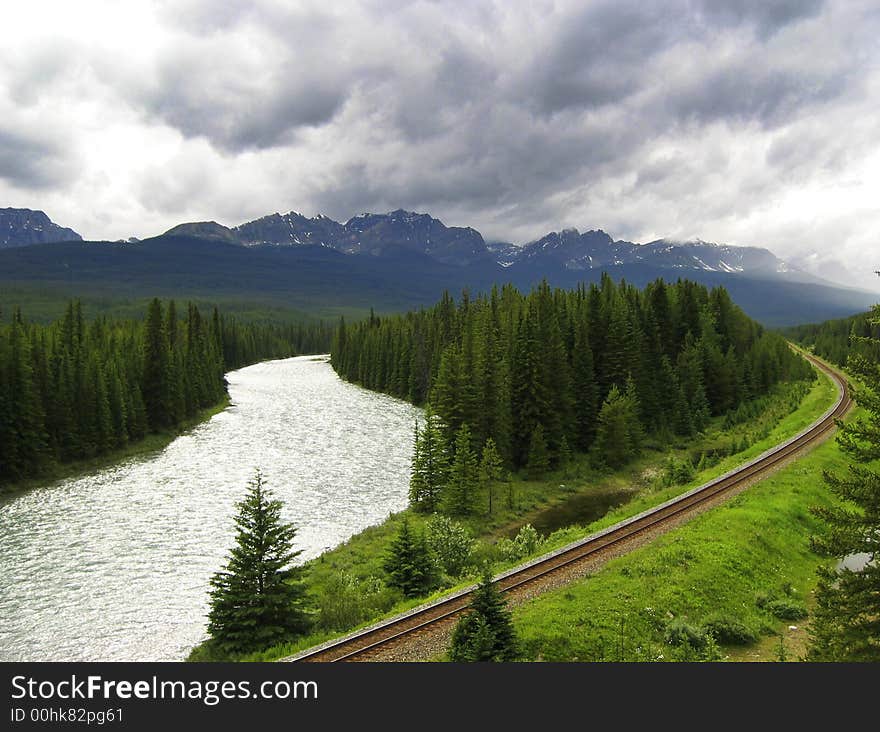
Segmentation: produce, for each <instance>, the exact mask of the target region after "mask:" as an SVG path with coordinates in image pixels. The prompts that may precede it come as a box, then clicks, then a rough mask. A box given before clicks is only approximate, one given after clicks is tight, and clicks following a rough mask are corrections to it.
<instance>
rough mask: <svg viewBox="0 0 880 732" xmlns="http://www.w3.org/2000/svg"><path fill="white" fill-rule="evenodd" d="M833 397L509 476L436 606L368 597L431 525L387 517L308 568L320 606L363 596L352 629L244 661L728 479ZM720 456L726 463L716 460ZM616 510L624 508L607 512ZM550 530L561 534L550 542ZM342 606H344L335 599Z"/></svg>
mask: <svg viewBox="0 0 880 732" xmlns="http://www.w3.org/2000/svg"><path fill="white" fill-rule="evenodd" d="M835 393H836V392H835V389H834V387H833V385H832V384H831V382H830V381H829V380H828V379H827V378H824V377H823V378H820V379H817V380H816V381H815V382H814V383H813V384H812V385H811V386H810V388H809V389H808V390H806V394H804V392H803V390H801V391H798V387H797V386H796V385H780V386H779V387H778V388H777V389H776V390H775V391H774V392H773V394H772V395H771V397H770V398H768V399H767V400H766V401H765V402H764V403H763V404H762V405H761V408H760V409H759V410H758V412H757V414H754V415H751V416H750V418H749V419H748V421H747V422H745V423H740V424H735V425H730V424H727V425H725V420H724V418H718V419H716V420H713V422H712V424H711V425H710V426H709V428H708V429H707V430H706V431H705V432H704V433H703V434H702V435H701V436H700V437H698V438H694V439H689V440H686V441H684V440H681V441H678V442H677V443H675V444H673V445H672V446H671V447H669V446H667V447H663V448H661V447H660V445H659V444H658V443H656V442H655V443H649V444H648V445H646V449H645V451H644V454H643V455H642V457H641V458H640V459H639V460H637V461H635V462H633V463H632V464H630V465H629V466H627V467H626V468H624V469H623V470H621V471H619V472H616V473H612V474H608V473H603V472H600V471H597V470H595V469H594V468H593V467H591V465H590V461H589V459H588V457H587V456H586V455H578V456H576V457H575V460H574V461H573V463H572V465H570V466H569V467H568V468H567V469H565V470H563V471H559V472H557V473H554V474H551V475H550V476H548V477H547V478H546V479H545V480H541V481H529V480H525V479H522V478H521V477H520V476H513V477H512V480H511V481H510V482H509V483H507V484H504V485H501V486H500V487H499V488H498V489H497V490H496V496H495V501H494V503H495V507H496V508H495V511H494V512H493V514H492V515H491V516H489V515H487V514H486V513H484V514H483V515H481V516H479V517H475V518H473V519H471V520H470V521H469V522H467V523H468V527H469V529H470V530H471V531H472V533H473V534H474V536H475V537H476V539H477V544H476V550H475V553H474V560H473V562H472V567H473V570H472V572H471V573H470V575H468V576H465V577H460V578H455V579H451V580H448V581H447V582H446V583H445V586H444V587H443V588H442V589H439V590H438V591H436V592H435V593H434V594H433V595H432V596H431V597H430V598H424V597H423V598H419V599H415V600H401V599H400V597H399V595H396V594H395V593H394V592H392V591H390V590H388V589H387V588H384V589H382V588H381V587H380V588H379V589H378V590H377V591H374V592H372V594H370V591H371V588H374V587H375V584H376V583H375V582H374V580H373V579H371V578H382V577H383V576H384V572H383V569H382V563H383V558H384V556H385V552H386V550H387V547H388V544H389V542H390V541H391V539H392V538H393V536H394V535H395V534H396V533H397V531H398V529H399V526H400V523H401V521H402V519H403V517H404V516H406V517H408V519H409V520H410V522H411V524H412V525H414V526H416V527H417V528H421V527H422V525H423V524H424V522H425V520H426V519H425V517H424V516H422V515H419V514H415V513H414V512H412V511H404V512H401V513H398V514H395V515H389V518H388V519H387V520H386V521H385V522H383V523H382V524H380V525H377V526H373V527H370V528H367V529H366V530H364V531H363V532H361V533H359V534H357V535H356V536H354V537H352V538H351V539H350V540H349V541H348V542H346V543H344V544H342V545H340V546H339V547H337V548H335V549H333V550H331V551H329V552H326V553H325V554H323V555H322V556H320V557H318V558H317V559H315V560H312V561H311V562H309V563H308V564H307V565H306V580H307V583H308V585H309V587H310V591H311V592H312V594H313V595H314V596H315V599H316V602H317V603H318V604H319V605H320V602H321V601H320V598H321V597H322V596H326V595H327V593H328V590H329V591H330V592H333V591H334V590H337V589H338V584H339V577H340V573H343V572H344V573H345V574H346V576H347V577H348V578H349V579H350V580H351V581H353V582H354V583H355V584H356V585H357V587H358V588H359V589H360V590H362V593H361V594H362V595H364V594H366V595H367V599H365V600H364V599H362V600H361V602H362V607H361V608H360V612H359V617H358V613H357V612H354V613H352V614H350V619H351V620H355V622H352V623H350V624H340V625H337V627H335V628H333V629H330V628H324V629H321V630H319V631H317V632H315V633H313V634H311V635H309V636H308V637H305V638H302V639H300V640H299V641H298V642H295V643H292V644H287V645H284V646H280V647H276V648H272V649H270V650H268V651H265V652H263V653H259V654H255V655H254V656H251V657H249V659H248V660H271V659H275V658H279V657H282V656H285V655H290V654H292V653H295V652H297V651H299V650H302V649H304V648H307V647H310V646H312V645H315V644H317V643H321V642H323V641H325V640H327V639H329V638H332V637H334V636H337V635H339V634H340V633H341V632H343V631H346V630H350V629H352V628H355V627H362V626H365V625H368V624H370V623H371V622H375V620H377V619H379V618H381V617H387V616H390V615H393V614H395V613H398V612H401V611H403V610H406V609H409V608H411V607H415V606H416V605H419V604H421V603H423V602H425V601H426V600H428V599H432V598H433V597H438V596H440V595H442V594H445V593H447V592H449V591H450V589H456V588H458V587H463V586H466V585H468V584H470V583H471V582H473V581H474V576H475V574H476V571H477V570H476V568H477V567H478V566H480V565H481V564H482V563H483V562H484V561H492V562H493V564H494V566H495V569H496V570H501V569H504V568H506V567H509V566H513V565H514V564H516V563H518V561H513V560H504V559H503V558H501V557H499V555H498V552H497V551H496V546H495V542H496V541H497V539H498V538H500V537H503V536H511V535H513V534H514V533H515V532H516V531H517V530H518V529H519V528H520V527H521V526H523V525H524V524H526V523H533V524H534V525H536V526H546V527H547V533H549V534H550V535H549V536H547V537H546V539H545V541H544V542H543V543H542V544H541V546H540V547H538V548H537V549H536V552H534V554H538V553H541V552H545V551H548V550H551V549H554V548H557V547H559V546H563V545H564V544H566V543H568V542H570V541H573V540H575V539H577V538H580V537H582V536H584V535H586V534H587V533H589V532H591V531H594V530H597V529H599V528H601V527H603V526H606V525H609V524H611V523H613V522H615V521H618V520H620V519H622V518H625V517H627V516H631V515H634V514H635V513H638V512H639V511H642V510H644V509H645V508H647V507H649V506H652V505H656V504H657V503H660V502H662V501H664V500H667V499H668V498H670V497H672V496H674V495H677V494H679V493H681V492H683V491H685V490H687V489H689V488H691V487H693V486H696V485H699V484H701V483H703V482H706V481H707V480H710V479H712V478H713V477H716V476H718V475H721V474H723V473H724V472H727V471H728V470H730V469H731V468H733V467H735V466H736V465H738V464H741V463H743V462H745V461H747V460H749V459H751V458H752V457H755V456H757V455H759V454H760V453H762V452H763V451H765V450H767V449H768V448H770V447H772V446H773V445H775V444H777V443H779V442H782V441H784V440H785V439H787V438H788V437H790V436H792V435H793V434H795V433H797V432H798V431H800V430H801V429H803V428H804V427H806V426H807V425H808V424H810V423H811V422H813V421H814V420H815V419H816V418H818V417H819V416H820V415H821V414H822V413H823V412H824V411H825V410H826V409H827V407H828V406H829V405H830V404H831V403H832V402H833V400H834V397H835ZM715 453H720V454H724V455H725V456H724V457H722V458H721V459H720V461H716V460H717V458H715V457H714V454H715ZM728 453H729V454H728ZM702 455H705V456H707V459H706V460H704V464H705V465H707V467H705V468H704V469H702V470H700V471H698V472H696V473H695V474H694V475H693V477H692V479H691V480H689V481H688V482H687V483H685V484H678V485H669V484H668V483H667V482H666V481H664V479H663V478H664V473H665V466H666V465H667V464H668V460H669V458H670V457H672V458H674V459H675V460H678V461H683V460H685V459H688V460H690V461H692V462H693V463H695V464H696V463H697V462H698V461H699V459H700V456H702ZM511 499H512V500H511ZM482 500H483V502H484V503H483V505H488V501H487V500H486V497H485V496H483V497H482ZM621 504H622V505H621ZM612 506H620V507H619V508H616V509H613V510H611V511H610V512H608V508H609V507H612ZM597 517H601V518H598V519H597ZM557 526H558V527H562V528H556V527H557ZM554 528H555V529H556V530H553V531H552V533H550V530H551V529H554ZM520 561H521V560H520ZM371 583H372V584H371ZM349 599H350V595H349ZM337 601H342V602H347V600H344V599H342V598H339V597H338V598H337ZM326 602H327V601H326V600H325V604H326ZM204 657H205V656H204V655H202V653H201V652H200V650H199V649H198V648H197V649H196V651H195V652H194V654H193V656H192V658H193V659H198V658H204Z"/></svg>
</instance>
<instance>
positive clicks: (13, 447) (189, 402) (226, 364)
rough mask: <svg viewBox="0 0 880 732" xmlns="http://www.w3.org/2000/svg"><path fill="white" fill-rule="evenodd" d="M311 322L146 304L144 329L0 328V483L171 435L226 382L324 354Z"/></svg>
mask: <svg viewBox="0 0 880 732" xmlns="http://www.w3.org/2000/svg"><path fill="white" fill-rule="evenodd" d="M329 339H330V330H329V328H327V327H325V326H323V325H322V324H319V323H314V324H286V325H282V324H273V323H248V322H239V321H237V320H235V319H233V318H228V317H224V316H223V315H221V314H220V313H219V312H218V311H217V309H216V308H215V309H214V311H213V312H212V313H211V314H210V316H208V317H203V315H202V314H201V313H200V312H199V309H198V308H197V307H196V306H194V305H192V304H190V305H188V306H187V307H186V309H185V310H182V309H181V310H180V311H178V307H177V305H176V304H175V302H174V301H173V300H171V301H169V302H167V303H164V304H163V303H162V302H160V301H159V300H158V299H154V300H153V301H152V302H151V303H150V304H149V306H148V308H147V312H146V314H145V317H144V318H143V320H115V319H110V318H106V317H99V318H96V319H93V320H91V321H87V320H86V319H84V317H83V313H82V308H81V306H80V304H79V303H78V302H71V303H69V304H68V306H67V309H66V313H65V315H64V317H63V318H62V319H60V320H59V321H57V322H54V323H51V324H48V325H40V324H35V323H29V322H27V321H26V320H25V319H24V318H23V316H22V314H21V312H20V311H19V310H15V311H13V312H12V314H11V318H9V320H8V322H3V321H2V320H0V485H2V484H4V483H10V482H14V481H18V480H21V479H24V478H30V477H35V476H39V475H41V474H43V473H45V472H46V471H47V470H49V469H50V468H51V467H53V466H55V465H58V464H61V463H67V462H70V461H73V460H80V459H86V458H93V457H96V456H99V455H102V454H105V453H108V452H110V451H111V450H115V449H118V448H121V447H123V446H125V445H126V444H128V443H130V442H134V441H137V440H139V439H141V438H143V437H145V436H146V435H147V434H149V433H152V432H162V431H168V430H175V429H177V428H179V427H180V426H181V425H182V424H183V423H184V422H185V421H187V420H190V419H192V418H193V417H195V416H196V415H197V414H198V413H199V412H200V410H203V409H205V408H208V407H213V406H216V405H218V404H220V403H222V402H223V400H224V399H225V398H226V380H225V377H224V373H225V372H226V371H228V370H230V369H236V368H240V367H242V366H245V365H247V364H251V363H255V362H257V361H261V360H264V359H270V358H282V357H287V356H291V355H296V354H299V353H317V352H326V350H327V347H328V345H329Z"/></svg>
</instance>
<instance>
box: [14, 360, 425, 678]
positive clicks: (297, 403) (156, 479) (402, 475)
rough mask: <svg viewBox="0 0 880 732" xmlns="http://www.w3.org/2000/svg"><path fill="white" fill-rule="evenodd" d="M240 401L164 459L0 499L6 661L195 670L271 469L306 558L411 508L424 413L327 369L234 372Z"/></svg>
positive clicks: (233, 390)
mask: <svg viewBox="0 0 880 732" xmlns="http://www.w3.org/2000/svg"><path fill="white" fill-rule="evenodd" d="M227 378H228V379H229V393H230V397H231V399H232V406H230V407H229V408H228V409H226V410H225V411H223V412H221V413H220V414H217V415H216V416H214V417H213V418H212V419H211V420H210V421H208V422H205V423H203V424H202V425H199V426H198V427H196V428H195V429H193V430H191V431H189V432H187V433H186V434H184V435H181V436H180V437H178V438H177V439H175V440H174V441H173V442H172V443H171V444H169V445H168V447H166V448H165V449H164V450H162V451H160V452H158V453H154V454H150V455H144V456H140V457H137V458H133V459H129V460H126V461H125V462H122V463H119V464H117V465H114V466H112V467H109V468H106V469H102V470H100V471H98V472H96V473H94V474H89V475H84V476H80V477H77V478H75V479H70V480H64V481H60V482H58V483H55V484H54V485H50V486H46V487H44V488H37V489H34V490H31V491H28V492H25V493H20V494H16V495H13V496H10V497H7V498H5V499H0V501H2V502H0V660H2V661H53V660H54V661H168V660H181V659H183V658H185V656H186V654H187V652H188V651H189V649H190V648H192V646H193V645H195V644H196V643H198V642H199V641H200V640H202V639H203V638H204V637H205V623H206V613H207V599H208V588H209V584H208V580H209V578H210V576H211V574H212V573H213V572H215V571H216V570H217V569H219V568H220V567H221V565H222V564H223V562H224V559H225V556H226V554H227V551H228V549H229V548H230V547H231V545H232V541H233V536H234V526H233V521H232V517H233V515H234V512H235V502H236V501H237V500H239V499H241V497H242V496H243V494H244V491H245V489H246V486H247V482H248V480H249V479H250V478H251V477H252V475H253V472H254V469H255V468H256V467H260V468H262V470H263V473H264V476H265V477H266V479H267V481H268V485H269V487H270V488H272V489H273V490H274V491H275V494H276V497H277V498H279V499H281V500H282V501H283V502H284V518H285V519H286V520H288V521H291V522H293V523H294V524H295V525H296V526H297V527H299V532H298V534H297V539H296V547H297V548H299V549H302V550H303V554H302V557H301V558H302V559H308V558H311V557H315V556H317V555H318V554H320V553H321V552H322V551H323V550H325V549H327V548H330V547H333V546H336V545H337V544H339V543H341V542H343V541H345V540H346V539H347V538H348V537H350V536H352V535H353V534H355V533H357V532H358V531H360V530H362V529H363V528H365V527H367V526H369V525H372V524H375V523H378V522H380V521H381V520H383V519H384V518H385V517H386V516H387V515H388V514H389V513H390V512H393V511H398V510H400V509H402V508H403V507H404V506H405V505H406V501H407V498H406V496H407V486H408V475H409V464H410V457H411V449H412V428H413V422H414V420H415V419H416V417H417V416H418V415H419V414H420V411H419V410H418V409H416V408H415V407H413V406H411V405H409V404H406V403H404V402H401V401H398V400H396V399H392V398H391V397H387V396H384V395H381V394H375V393H373V392H370V391H367V390H365V389H361V388H360V387H357V386H353V385H351V384H347V383H345V382H343V381H341V380H340V379H339V378H338V377H337V376H336V374H335V373H334V372H333V370H332V369H331V368H330V365H329V364H328V363H327V362H326V360H325V359H316V358H314V357H299V358H292V359H285V360H281V361H268V362H264V363H260V364H256V365H254V366H249V367H247V368H244V369H241V370H239V371H233V372H230V373H229V374H228V375H227Z"/></svg>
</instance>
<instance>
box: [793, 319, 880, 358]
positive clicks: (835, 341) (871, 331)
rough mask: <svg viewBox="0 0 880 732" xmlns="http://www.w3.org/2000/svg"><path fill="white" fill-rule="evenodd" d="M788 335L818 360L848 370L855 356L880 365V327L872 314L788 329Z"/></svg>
mask: <svg viewBox="0 0 880 732" xmlns="http://www.w3.org/2000/svg"><path fill="white" fill-rule="evenodd" d="M785 333H786V335H787V336H788V337H789V338H791V339H792V340H794V341H797V342H798V343H801V344H803V345H804V346H805V347H807V348H809V349H810V350H811V351H813V353H815V354H816V355H817V356H821V357H822V358H824V359H826V360H827V361H831V362H832V363H836V364H837V365H839V366H846V365H847V361H848V359H849V357H850V355H851V354H852V353H854V352H856V353H858V354H859V355H860V356H863V357H865V358H868V359H873V360H874V361H875V362H877V361H880V323H878V322H877V319H876V317H875V316H874V315H873V313H860V314H859V315H853V316H851V317H849V318H840V319H838V320H827V321H825V322H824V323H815V324H810V325H797V326H794V327H791V328H787V329H786V331H785Z"/></svg>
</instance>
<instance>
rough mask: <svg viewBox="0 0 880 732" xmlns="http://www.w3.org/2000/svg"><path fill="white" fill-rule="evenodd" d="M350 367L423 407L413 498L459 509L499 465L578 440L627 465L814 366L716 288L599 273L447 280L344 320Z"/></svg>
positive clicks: (547, 456)
mask: <svg viewBox="0 0 880 732" xmlns="http://www.w3.org/2000/svg"><path fill="white" fill-rule="evenodd" d="M331 362H332V365H333V367H334V368H335V369H336V371H337V373H339V374H340V376H342V377H343V378H345V379H347V380H350V381H352V382H355V383H359V384H361V385H363V386H365V387H367V388H370V389H374V390H377V391H382V392H385V393H388V394H391V395H393V396H396V397H400V398H403V399H407V400H409V401H411V402H413V403H415V404H420V405H421V404H424V405H426V406H427V416H426V420H425V423H424V425H422V426H417V427H416V435H415V456H414V461H413V478H412V484H411V499H412V502H413V505H414V506H415V507H416V508H421V509H423V510H427V511H433V510H438V509H440V510H444V512H446V513H451V514H467V513H470V512H471V511H472V510H473V495H472V494H473V486H475V485H478V484H480V482H481V481H482V482H484V483H485V482H488V483H491V482H493V481H495V480H497V479H498V477H499V475H500V473H501V467H502V466H503V467H504V468H505V469H512V470H522V469H524V470H525V471H526V472H527V474H529V475H532V476H534V477H537V476H539V475H541V474H542V473H543V472H545V471H546V470H548V469H553V468H557V467H559V466H561V465H562V464H564V463H565V462H566V461H567V460H568V459H570V456H571V454H572V451H579V452H588V453H590V454H591V455H592V456H593V457H594V459H595V461H596V462H597V463H598V464H604V465H606V466H608V467H610V468H616V467H620V466H621V465H623V464H625V463H626V462H627V461H628V460H629V459H631V458H632V457H634V456H635V455H637V454H638V453H639V450H640V447H641V445H642V444H643V441H644V440H645V439H646V438H651V439H659V440H660V441H663V442H666V441H669V440H670V439H672V438H673V437H674V436H679V437H687V436H690V435H693V434H695V433H697V432H699V431H700V430H701V429H703V428H704V427H705V426H706V425H707V422H708V420H709V419H710V418H712V417H713V416H718V415H723V414H725V413H727V412H729V411H731V410H733V409H736V407H737V406H738V405H740V404H741V403H743V402H745V401H747V400H750V399H752V398H754V397H758V396H761V395H763V394H766V393H767V392H768V391H769V390H770V388H771V387H772V386H773V385H774V384H776V383H778V382H781V381H796V380H801V379H812V378H813V371H812V367H811V366H810V365H809V364H808V363H807V362H806V361H805V360H804V359H803V358H801V357H800V356H798V355H797V354H795V353H794V352H793V351H792V350H791V349H790V348H789V346H788V344H787V343H786V341H785V339H784V338H783V337H782V336H781V335H779V334H778V333H775V332H771V331H768V330H766V329H765V328H763V327H762V326H761V325H759V324H758V323H756V322H755V321H753V320H751V319H750V318H748V317H747V316H746V315H745V314H744V313H743V312H742V310H740V309H739V308H738V307H737V306H736V305H735V304H734V303H733V301H732V300H731V298H730V296H729V295H728V293H727V292H726V290H724V289H723V288H721V287H718V288H715V289H712V290H709V289H707V288H706V287H704V286H703V285H700V284H696V283H694V282H691V281H688V280H679V281H677V282H676V283H674V284H669V283H666V282H664V281H663V280H662V279H660V280H657V281H655V282H652V283H650V284H649V285H648V286H647V287H645V288H644V289H643V290H639V289H637V288H636V287H634V286H633V285H630V284H628V283H626V282H625V281H621V282H619V283H615V282H614V281H613V280H612V279H611V278H610V277H608V276H604V277H603V278H602V280H601V282H600V283H598V284H593V285H590V286H588V287H587V286H580V287H578V288H577V289H575V290H569V291H565V290H560V289H552V288H551V287H550V286H549V285H548V284H547V283H546V282H543V283H541V284H540V285H538V286H537V287H535V288H534V289H533V290H532V291H531V292H530V293H528V294H524V293H522V292H520V291H518V290H517V289H516V288H514V287H513V286H509V285H508V286H505V287H503V288H500V289H499V288H493V289H492V291H491V292H490V293H489V294H487V295H480V296H477V297H473V298H472V297H471V296H470V295H469V293H468V292H464V293H463V294H462V296H461V298H460V299H459V300H458V301H457V302H456V301H455V300H454V299H453V298H452V297H451V296H450V295H449V294H448V293H445V294H444V295H443V297H442V299H441V300H440V302H439V303H437V304H436V305H434V306H433V307H430V308H427V309H422V310H419V311H417V312H409V313H407V314H405V315H394V316H389V317H379V316H377V315H375V314H373V313H371V315H370V317H369V318H368V319H366V320H364V321H361V322H358V323H353V324H348V323H345V322H344V321H342V322H340V325H339V327H338V329H337V332H336V334H335V336H334V343H333V347H332V360H331Z"/></svg>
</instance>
